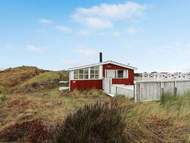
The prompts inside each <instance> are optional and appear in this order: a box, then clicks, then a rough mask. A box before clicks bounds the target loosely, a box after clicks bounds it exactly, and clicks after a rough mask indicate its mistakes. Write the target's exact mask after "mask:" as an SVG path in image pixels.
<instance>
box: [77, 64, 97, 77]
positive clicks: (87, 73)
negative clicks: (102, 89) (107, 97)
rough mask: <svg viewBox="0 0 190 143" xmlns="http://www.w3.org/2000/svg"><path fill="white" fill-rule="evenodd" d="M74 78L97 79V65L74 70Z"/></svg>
mask: <svg viewBox="0 0 190 143" xmlns="http://www.w3.org/2000/svg"><path fill="white" fill-rule="evenodd" d="M74 79H99V66H95V67H90V68H83V69H77V70H74Z"/></svg>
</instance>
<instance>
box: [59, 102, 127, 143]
mask: <svg viewBox="0 0 190 143" xmlns="http://www.w3.org/2000/svg"><path fill="white" fill-rule="evenodd" d="M57 130H58V135H57V137H56V143H116V142H117V143H126V142H127V140H126V137H125V134H124V130H125V122H124V118H123V117H122V112H121V109H119V108H118V107H117V106H115V104H102V103H96V104H94V105H86V106H84V107H83V108H81V109H79V110H78V111H77V112H76V113H74V114H71V115H69V116H68V117H67V118H66V120H65V121H64V123H63V125H61V126H59V127H58V129H57Z"/></svg>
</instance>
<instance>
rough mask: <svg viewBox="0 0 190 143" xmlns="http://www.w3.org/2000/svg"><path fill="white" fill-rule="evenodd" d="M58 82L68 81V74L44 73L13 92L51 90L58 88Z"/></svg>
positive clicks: (64, 72)
mask: <svg viewBox="0 0 190 143" xmlns="http://www.w3.org/2000/svg"><path fill="white" fill-rule="evenodd" d="M60 80H68V74H67V72H66V71H63V72H44V73H41V74H39V75H37V76H35V77H33V78H31V79H29V80H27V81H25V82H24V83H22V84H20V85H19V86H17V87H15V88H14V89H13V90H14V92H31V91H37V90H43V89H52V88H55V87H58V85H59V81H60Z"/></svg>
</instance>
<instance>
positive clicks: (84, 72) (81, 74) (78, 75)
mask: <svg viewBox="0 0 190 143" xmlns="http://www.w3.org/2000/svg"><path fill="white" fill-rule="evenodd" d="M74 79H88V68H85V69H79V70H75V71H74Z"/></svg>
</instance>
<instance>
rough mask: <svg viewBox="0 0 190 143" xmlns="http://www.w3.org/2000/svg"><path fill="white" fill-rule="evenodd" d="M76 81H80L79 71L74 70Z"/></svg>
mask: <svg viewBox="0 0 190 143" xmlns="http://www.w3.org/2000/svg"><path fill="white" fill-rule="evenodd" d="M74 79H79V70H74Z"/></svg>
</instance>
